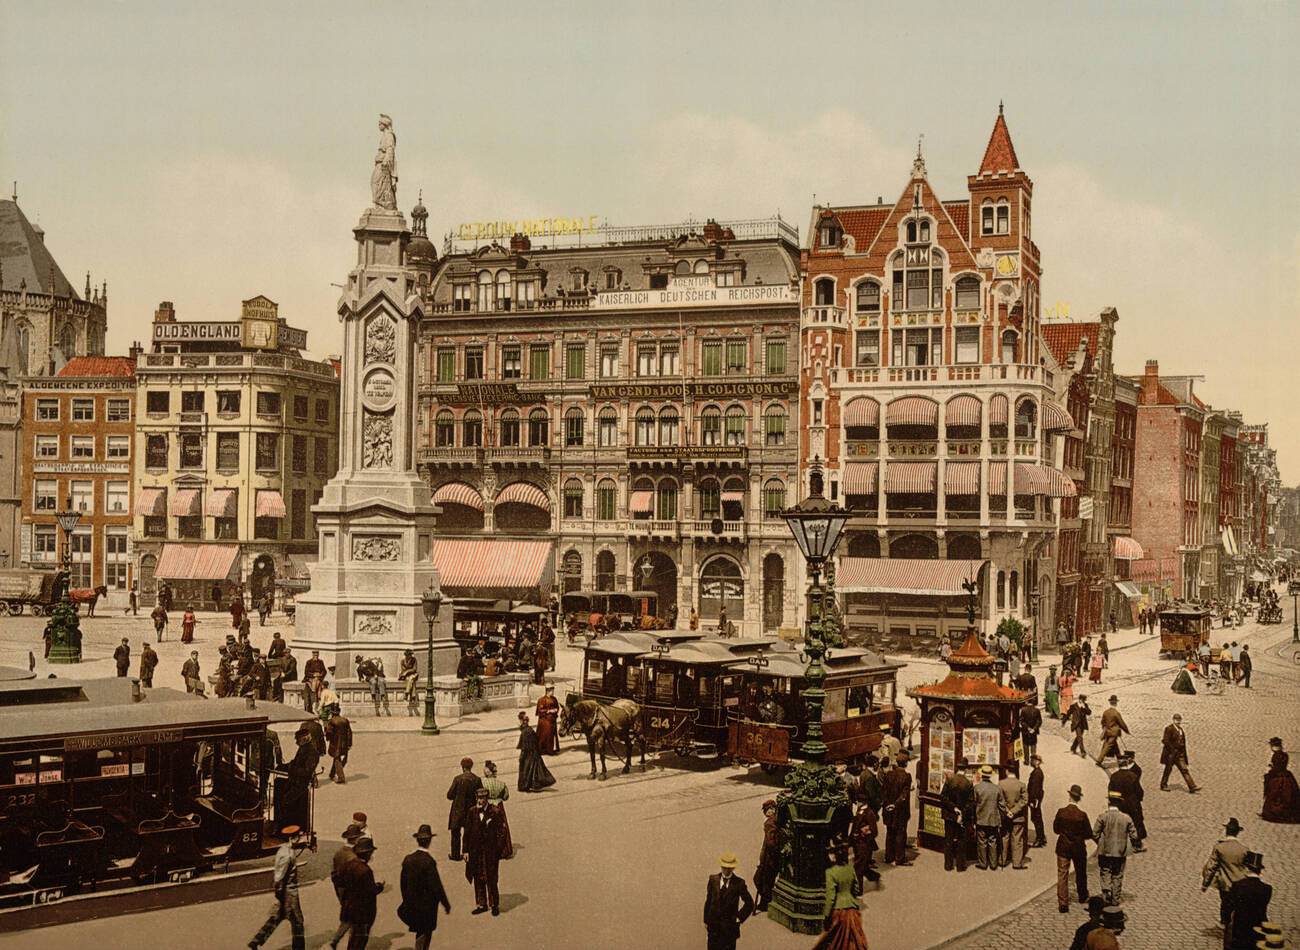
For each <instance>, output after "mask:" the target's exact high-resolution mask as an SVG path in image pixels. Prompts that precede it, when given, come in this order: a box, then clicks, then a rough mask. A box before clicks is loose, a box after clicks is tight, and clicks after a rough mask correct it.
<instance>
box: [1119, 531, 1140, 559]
mask: <svg viewBox="0 0 1300 950" xmlns="http://www.w3.org/2000/svg"><path fill="white" fill-rule="evenodd" d="M1115 557H1117V558H1119V559H1120V560H1121V561H1140V560H1142V559H1143V558H1144V557H1146V553H1145V552H1144V551H1143V550H1142V545H1140V544H1138V543H1137V542H1136V541H1135V540H1133V539H1132V538H1130V537H1128V536H1127V535H1120V536H1119V537H1117V538H1116V539H1115Z"/></svg>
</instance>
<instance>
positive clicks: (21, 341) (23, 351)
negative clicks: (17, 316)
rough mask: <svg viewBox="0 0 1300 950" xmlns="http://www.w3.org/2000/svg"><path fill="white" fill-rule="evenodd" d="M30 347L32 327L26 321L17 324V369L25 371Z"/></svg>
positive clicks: (21, 371)
mask: <svg viewBox="0 0 1300 950" xmlns="http://www.w3.org/2000/svg"><path fill="white" fill-rule="evenodd" d="M31 347H32V328H31V327H29V326H28V325H27V324H26V323H20V324H18V371H19V372H20V373H24V374H25V373H26V372H27V359H28V356H29V355H30V352H31Z"/></svg>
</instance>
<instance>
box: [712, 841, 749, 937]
mask: <svg viewBox="0 0 1300 950" xmlns="http://www.w3.org/2000/svg"><path fill="white" fill-rule="evenodd" d="M718 866H719V867H720V868H721V870H720V871H719V872H718V873H717V874H711V875H709V887H708V891H707V893H706V894H705V897H704V926H705V927H706V928H708V931H709V950H736V940H737V938H739V937H740V925H741V924H743V923H744V922H745V921H746V920H748V919H749V915H750V914H752V913H753V912H754V899H753V898H752V897H750V896H749V887H748V886H747V885H746V884H745V882H744V881H742V880H741V879H740V878H739V877H737V876H736V856H735V855H734V854H732V853H731V852H730V851H728V852H727V853H726V854H724V855H722V856H721V857H720V858H718Z"/></svg>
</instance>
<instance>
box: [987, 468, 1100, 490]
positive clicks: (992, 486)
mask: <svg viewBox="0 0 1300 950" xmlns="http://www.w3.org/2000/svg"><path fill="white" fill-rule="evenodd" d="M1006 493H1007V463H1006V462H990V463H989V494H990V495H1005V494H1006ZM1015 493H1016V494H1017V495H1047V496H1049V497H1051V498H1073V497H1074V496H1075V495H1076V494H1077V493H1078V492H1077V490H1076V489H1075V486H1074V482H1073V480H1071V479H1070V478H1069V477H1068V476H1066V474H1065V473H1064V472H1061V471H1058V470H1057V469H1054V468H1052V467H1051V466H1049V465H1036V464H1034V463H1032V462H1017V463H1016V474H1015Z"/></svg>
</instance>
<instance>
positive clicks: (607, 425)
mask: <svg viewBox="0 0 1300 950" xmlns="http://www.w3.org/2000/svg"><path fill="white" fill-rule="evenodd" d="M598 426H599V431H598V432H597V440H596V441H597V442H599V443H600V446H601V448H605V449H608V448H612V447H613V446H615V445H618V410H617V409H615V408H614V407H613V406H606V407H605V408H604V409H602V410H600V419H599V421H598Z"/></svg>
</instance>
